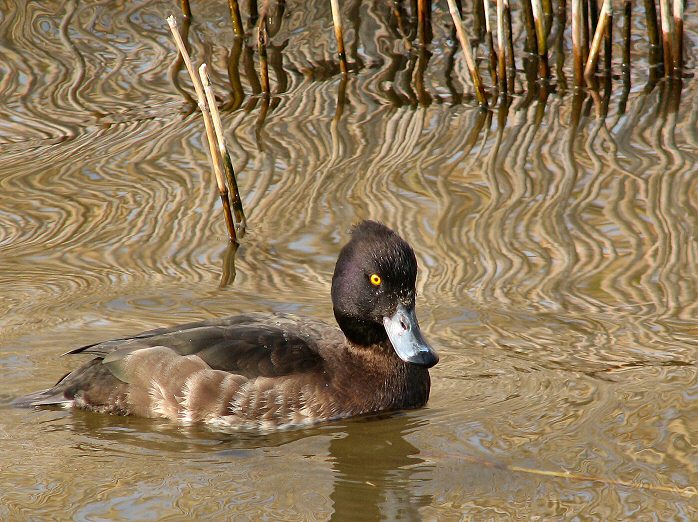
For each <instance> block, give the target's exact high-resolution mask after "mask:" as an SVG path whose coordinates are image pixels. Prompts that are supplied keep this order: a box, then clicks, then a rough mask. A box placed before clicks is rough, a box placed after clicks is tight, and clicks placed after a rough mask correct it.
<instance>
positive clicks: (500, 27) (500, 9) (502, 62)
mask: <svg viewBox="0 0 698 522" xmlns="http://www.w3.org/2000/svg"><path fill="white" fill-rule="evenodd" d="M497 49H498V50H499V58H498V60H499V93H500V95H501V94H506V93H507V68H506V63H507V62H506V51H505V49H504V0H497Z"/></svg>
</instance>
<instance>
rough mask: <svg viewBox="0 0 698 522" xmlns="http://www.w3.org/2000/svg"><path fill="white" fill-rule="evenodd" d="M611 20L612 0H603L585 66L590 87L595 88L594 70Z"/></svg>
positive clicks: (586, 78) (585, 74) (585, 76)
mask: <svg viewBox="0 0 698 522" xmlns="http://www.w3.org/2000/svg"><path fill="white" fill-rule="evenodd" d="M610 21H611V0H603V5H602V6H601V13H600V15H599V23H598V24H597V25H596V32H595V33H594V40H593V41H592V42H591V50H590V51H589V58H587V63H586V67H585V68H584V79H585V80H586V83H587V86H588V87H589V88H590V89H593V88H594V82H593V80H594V71H595V70H596V64H597V63H598V61H599V52H600V50H601V40H602V39H603V37H604V33H605V32H606V30H607V28H608V27H609V24H610Z"/></svg>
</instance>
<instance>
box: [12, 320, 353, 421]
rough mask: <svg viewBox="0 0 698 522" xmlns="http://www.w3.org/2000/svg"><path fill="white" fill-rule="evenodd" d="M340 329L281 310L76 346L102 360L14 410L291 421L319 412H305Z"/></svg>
mask: <svg viewBox="0 0 698 522" xmlns="http://www.w3.org/2000/svg"><path fill="white" fill-rule="evenodd" d="M338 332H339V330H338V329H336V328H333V327H331V326H329V325H327V324H325V323H322V322H320V321H310V320H305V319H301V318H297V317H294V316H290V315H280V314H278V315H262V314H250V315H246V316H236V317H230V318H225V319H217V320H212V321H205V322H200V323H191V324H188V325H183V326H179V327H175V328H167V329H158V330H152V331H149V332H144V333H141V334H138V335H135V336H133V337H125V338H121V339H114V340H111V341H106V342H103V343H97V344H93V345H89V346H83V347H81V348H77V349H75V350H72V351H71V352H69V353H73V354H80V353H83V354H92V355H95V356H96V358H94V359H93V360H92V361H90V362H88V363H86V364H85V365H83V366H81V367H80V368H78V369H76V370H74V371H73V372H71V373H69V374H68V375H66V376H65V377H63V378H62V379H61V380H60V381H59V382H58V383H57V384H56V385H55V386H54V387H52V388H50V389H48V390H43V391H40V392H37V393H34V394H31V395H28V396H26V397H23V398H20V399H18V400H17V401H16V402H15V404H16V405H18V406H30V405H34V406H39V405H51V404H65V405H75V406H78V407H82V408H87V409H92V410H96V411H105V412H114V413H132V414H136V415H141V416H148V417H157V416H163V417H168V418H172V419H180V418H185V419H188V420H202V419H207V418H211V417H216V416H231V415H232V416H233V417H235V419H240V418H256V417H255V415H258V416H260V418H261V417H265V418H270V419H273V420H278V419H282V420H284V422H290V421H288V419H290V418H291V417H292V416H293V415H298V414H299V413H298V412H301V411H302V412H303V413H302V415H306V414H307V415H310V414H311V413H315V410H317V411H321V406H317V407H314V409H313V408H310V407H309V406H308V404H307V400H306V399H305V398H304V391H303V390H305V391H308V390H310V388H309V386H310V387H312V386H318V387H320V388H322V386H323V384H322V383H323V382H324V378H325V377H324V376H325V375H326V359H325V357H324V355H325V352H327V351H328V350H326V349H325V348H323V347H326V346H334V345H336V343H337V342H341V334H338ZM329 351H330V352H331V350H329ZM278 377H281V378H282V379H281V380H277V379H276V378H278ZM248 403H249V404H248ZM231 418H232V417H231ZM294 418H295V417H294ZM234 422H237V421H234ZM234 422H233V423H234ZM294 422H295V421H294Z"/></svg>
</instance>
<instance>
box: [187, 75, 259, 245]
mask: <svg viewBox="0 0 698 522" xmlns="http://www.w3.org/2000/svg"><path fill="white" fill-rule="evenodd" d="M199 77H200V78H201V83H202V84H203V86H204V93H205V94H206V101H207V102H208V107H209V110H210V111H211V120H212V122H213V130H214V131H215V133H216V144H217V145H218V153H219V154H220V158H222V160H223V167H224V169H225V178H226V181H227V182H228V187H229V188H230V199H231V202H230V203H231V205H232V207H233V214H234V218H235V224H236V225H237V226H238V228H239V229H240V230H241V231H243V232H244V230H245V227H246V226H247V220H246V219H245V212H244V210H243V208H242V199H241V198H240V190H239V189H238V182H237V179H236V177H235V170H234V169H233V162H232V161H231V160H230V154H228V146H227V145H226V143H225V136H224V135H223V124H222V123H221V115H220V113H219V112H218V106H217V105H216V96H215V94H214V93H213V86H212V85H211V80H210V79H209V77H208V67H207V66H206V64H205V63H203V64H201V67H199Z"/></svg>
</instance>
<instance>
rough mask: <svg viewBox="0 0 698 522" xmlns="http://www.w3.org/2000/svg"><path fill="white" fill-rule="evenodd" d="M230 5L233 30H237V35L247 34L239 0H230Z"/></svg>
mask: <svg viewBox="0 0 698 522" xmlns="http://www.w3.org/2000/svg"><path fill="white" fill-rule="evenodd" d="M228 7H230V18H231V19H232V20H233V31H234V32H235V36H239V37H243V36H245V29H244V28H243V26H242V17H241V16H240V5H239V4H238V0H228Z"/></svg>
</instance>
